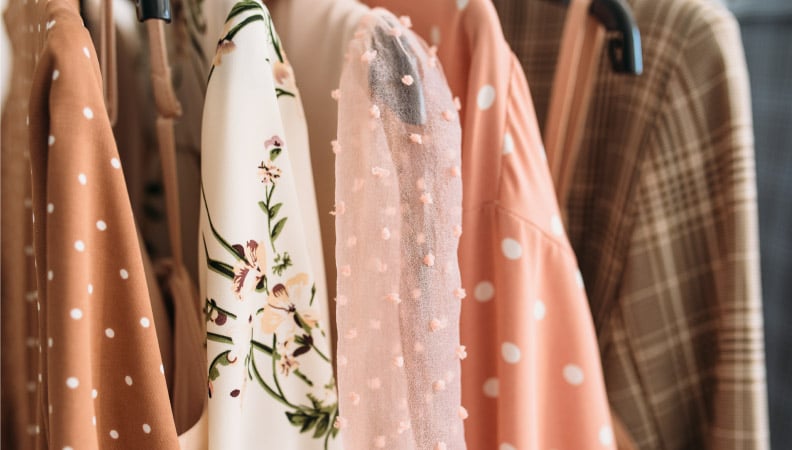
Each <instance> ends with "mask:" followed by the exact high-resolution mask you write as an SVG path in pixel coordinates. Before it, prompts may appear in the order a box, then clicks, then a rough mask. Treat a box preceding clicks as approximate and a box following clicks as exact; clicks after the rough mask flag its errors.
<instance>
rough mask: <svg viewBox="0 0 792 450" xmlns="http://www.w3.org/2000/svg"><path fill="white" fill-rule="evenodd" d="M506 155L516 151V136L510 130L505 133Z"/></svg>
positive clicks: (504, 151) (504, 149)
mask: <svg viewBox="0 0 792 450" xmlns="http://www.w3.org/2000/svg"><path fill="white" fill-rule="evenodd" d="M502 152H503V154H504V155H509V154H511V153H514V138H513V137H512V135H511V133H509V132H508V131H507V132H506V134H504V135H503V150H502Z"/></svg>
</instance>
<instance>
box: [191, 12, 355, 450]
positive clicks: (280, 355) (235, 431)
mask: <svg viewBox="0 0 792 450" xmlns="http://www.w3.org/2000/svg"><path fill="white" fill-rule="evenodd" d="M296 158H300V159H301V160H302V161H304V160H305V158H309V156H308V146H307V137H306V129H305V118H304V116H303V111H302V106H301V103H300V98H299V93H298V92H297V89H296V84H295V81H294V74H293V72H292V69H291V66H290V65H289V63H288V60H287V59H286V55H285V54H284V53H283V49H282V46H281V44H280V40H279V38H278V35H277V34H276V32H275V30H274V27H273V24H272V20H271V18H270V15H269V12H268V11H267V9H266V7H265V6H263V5H262V4H261V2H259V1H251V0H247V1H241V2H239V3H237V4H236V5H234V6H233V8H232V9H231V11H230V13H229V14H228V19H227V22H226V27H225V29H224V32H223V33H222V35H221V36H220V39H219V40H218V45H217V51H216V54H215V57H214V60H213V64H212V70H211V73H210V76H209V85H208V88H207V92H206V103H205V105H204V117H203V131H202V153H201V166H202V183H203V189H202V195H201V196H202V213H201V223H200V235H199V240H200V243H199V245H200V248H199V253H200V255H201V264H200V272H201V296H202V298H203V299H204V300H205V302H206V319H207V352H208V367H207V369H208V370H207V382H208V395H209V429H208V435H209V448H210V449H253V448H263V447H266V448H273V449H279V450H289V449H331V448H332V449H336V448H340V439H339V437H338V436H337V434H338V428H336V427H334V426H333V424H334V423H335V421H336V418H337V415H338V401H337V396H336V385H335V380H334V378H333V369H332V364H331V361H330V351H329V349H330V342H329V335H328V333H329V331H328V323H329V322H328V306H327V301H326V293H325V289H326V288H325V286H323V285H320V284H321V283H319V284H317V283H316V279H315V270H316V269H315V268H316V267H317V266H316V257H317V255H319V256H318V258H319V261H321V249H314V248H309V247H310V246H312V244H311V243H312V242H319V239H318V238H316V237H315V236H308V235H307V234H306V230H308V231H311V230H315V228H312V227H306V226H305V225H304V220H303V218H302V217H301V211H302V210H303V207H304V205H305V204H306V202H314V204H315V199H314V198H305V197H306V196H305V192H306V190H305V189H301V188H300V186H301V185H304V184H305V183H306V182H307V181H308V180H311V179H312V178H311V177H312V174H311V171H310V165H308V166H306V165H305V163H304V162H301V163H300V164H295V159H296ZM306 167H307V169H306ZM311 187H312V184H311ZM311 191H312V189H311ZM301 194H303V195H302V196H301ZM314 209H315V208H314Z"/></svg>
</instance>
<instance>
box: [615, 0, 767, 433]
mask: <svg viewBox="0 0 792 450" xmlns="http://www.w3.org/2000/svg"><path fill="white" fill-rule="evenodd" d="M706 13H707V14H706V15H702V11H698V12H697V14H698V17H697V21H698V22H697V25H698V26H696V27H694V28H693V29H692V30H691V31H690V33H689V35H688V36H687V37H686V39H685V41H684V42H685V43H686V45H685V46H684V47H683V48H682V49H681V52H680V53H679V58H680V60H679V63H678V64H677V66H676V68H675V72H674V73H673V74H672V76H671V78H670V80H669V82H668V86H667V92H666V93H665V99H664V103H663V106H662V107H661V109H660V110H659V113H658V115H657V117H656V118H655V120H654V126H653V129H652V131H651V133H650V136H649V139H648V141H647V145H648V149H647V150H648V151H647V152H646V157H645V159H644V161H642V168H641V170H642V176H641V178H640V183H639V185H638V187H637V192H636V198H635V200H634V201H635V202H636V203H635V204H636V205H638V207H637V208H636V211H637V212H636V216H635V226H634V230H633V232H632V234H631V237H630V244H629V251H628V254H627V260H626V261H627V263H626V266H625V272H624V277H623V279H622V285H621V292H620V305H619V308H620V309H621V311H620V315H621V320H623V324H622V325H621V327H623V328H622V329H621V330H620V331H619V333H620V334H621V336H622V337H621V338H620V339H619V341H618V342H615V346H614V356H613V358H618V359H614V360H613V361H611V362H608V363H607V364H609V365H612V366H613V367H612V369H613V370H614V372H613V373H618V372H623V373H628V372H634V373H633V376H635V377H636V378H635V380H636V385H634V386H633V387H632V388H631V389H633V390H634V391H633V392H636V391H637V390H639V389H640V392H641V393H640V394H634V395H642V396H644V398H645V400H646V403H647V404H648V405H649V408H650V409H651V411H652V413H653V414H655V417H654V418H653V423H654V424H655V425H656V426H657V427H658V428H657V433H658V436H659V439H662V440H663V441H664V444H665V445H667V446H668V447H670V448H680V447H688V446H691V445H692V446H696V447H701V448H711V449H722V448H760V449H761V448H767V447H768V445H769V443H768V439H769V438H768V429H767V427H768V424H767V410H766V408H767V405H766V402H767V399H766V392H765V390H766V380H765V368H764V341H763V325H762V301H761V292H760V278H759V247H758V225H757V197H756V179H755V167H754V150H753V131H752V124H751V111H750V97H749V87H748V77H747V70H746V65H745V60H744V56H743V51H742V43H741V40H740V34H739V28H738V25H737V23H736V21H735V20H734V18H733V17H731V16H730V15H729V14H728V13H727V12H726V11H725V10H723V11H720V9H718V10H717V11H716V12H714V13H713V12H712V11H706ZM691 16H693V15H691ZM607 369H608V368H607V367H606V370H607ZM631 402H635V400H634V399H633V400H628V398H627V397H622V396H619V400H618V401H617V402H616V403H615V406H617V407H618V408H619V409H620V410H621V411H624V412H629V411H635V409H634V407H632V406H630V405H628V403H631ZM667 405H675V406H674V407H668V406H667ZM622 416H623V418H624V419H625V421H626V422H627V423H628V425H629V426H631V427H633V428H634V429H637V430H638V429H641V427H642V426H641V425H640V422H639V420H642V419H639V418H638V416H637V415H636V414H622ZM691 429H696V430H700V432H699V433H698V434H695V435H693V436H690V435H687V434H686V433H688V432H689V430H691Z"/></svg>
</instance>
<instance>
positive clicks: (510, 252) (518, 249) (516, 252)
mask: <svg viewBox="0 0 792 450" xmlns="http://www.w3.org/2000/svg"><path fill="white" fill-rule="evenodd" d="M501 251H502V252H503V256H505V257H506V258H507V259H511V260H516V259H520V257H521V256H522V254H523V249H522V245H520V243H519V242H517V241H516V240H514V239H512V238H506V239H504V240H503V241H502V242H501Z"/></svg>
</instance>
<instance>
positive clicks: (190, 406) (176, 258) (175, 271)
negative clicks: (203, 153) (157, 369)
mask: <svg viewBox="0 0 792 450" xmlns="http://www.w3.org/2000/svg"><path fill="white" fill-rule="evenodd" d="M146 27H147V29H148V32H149V50H150V53H151V81H152V85H153V87H154V97H155V100H156V105H157V111H158V114H159V117H158V118H157V146H158V148H159V154H160V161H161V164H162V177H163V186H164V187H165V210H166V212H167V218H168V236H169V238H170V247H171V255H173V256H172V260H164V261H160V262H159V266H160V268H161V270H160V271H158V272H160V273H162V276H161V285H162V286H163V287H164V291H165V293H166V294H167V295H168V297H169V300H170V303H171V304H172V305H173V328H174V340H173V358H174V359H173V366H174V377H173V385H172V389H171V400H172V405H173V416H174V420H175V422H176V430H177V431H178V432H179V433H180V434H181V433H184V432H185V431H187V430H189V429H190V428H192V427H193V426H194V425H195V424H196V423H197V422H198V419H199V418H200V417H201V414H202V412H203V411H204V408H205V406H206V398H207V397H206V385H205V378H204V372H205V370H206V369H205V367H206V366H205V362H206V352H205V351H204V349H203V344H204V342H205V336H206V330H205V329H204V324H205V321H204V320H203V317H202V315H201V308H200V307H199V298H198V290H197V288H196V287H195V283H194V282H193V280H191V279H190V276H189V274H188V273H187V269H186V268H185V267H184V260H183V256H182V255H183V254H182V248H183V245H182V236H181V230H182V227H181V216H180V208H179V184H178V175H177V169H176V143H175V136H174V118H177V117H179V116H180V115H181V105H180V104H179V101H178V100H177V99H176V94H175V92H174V89H173V83H172V82H171V70H170V63H169V62H168V54H167V51H166V46H165V33H164V23H163V22H162V21H160V20H149V21H148V22H146Z"/></svg>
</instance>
